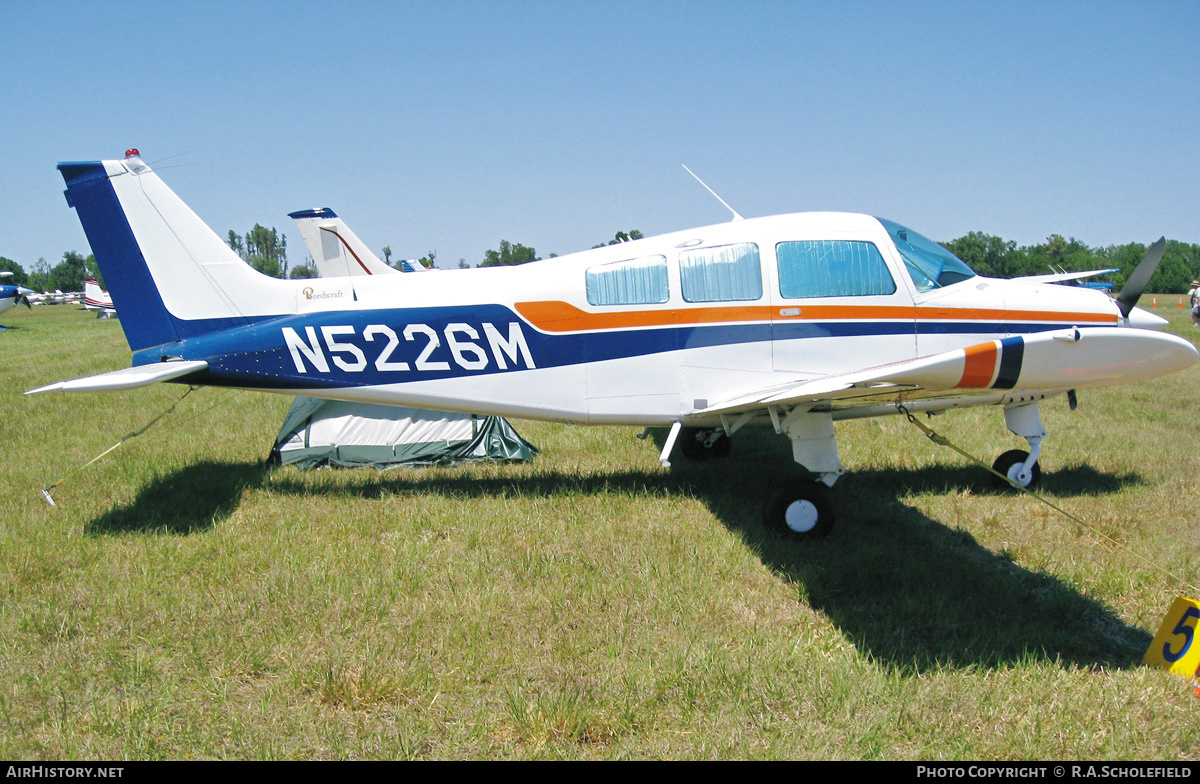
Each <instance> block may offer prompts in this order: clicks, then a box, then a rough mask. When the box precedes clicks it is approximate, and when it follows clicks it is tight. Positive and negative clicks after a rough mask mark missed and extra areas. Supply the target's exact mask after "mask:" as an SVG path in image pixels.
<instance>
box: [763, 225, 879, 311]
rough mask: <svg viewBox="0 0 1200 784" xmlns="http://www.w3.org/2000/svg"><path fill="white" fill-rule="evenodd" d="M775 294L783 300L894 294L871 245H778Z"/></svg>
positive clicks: (834, 242) (836, 242)
mask: <svg viewBox="0 0 1200 784" xmlns="http://www.w3.org/2000/svg"><path fill="white" fill-rule="evenodd" d="M775 254H776V256H777V257H778V259H779V293H780V294H781V295H782V296H783V297H784V298H786V299H800V298H804V297H861V296H867V295H870V294H894V293H895V292H896V281H894V280H893V279H892V275H891V273H890V272H888V268H887V263H886V262H885V261H884V260H883V256H882V255H880V253H879V249H878V248H876V247H875V244H874V243H872V242H857V241H850V240H815V241H811V242H781V243H779V244H778V245H776V246H775Z"/></svg>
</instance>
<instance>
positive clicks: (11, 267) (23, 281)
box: [0, 256, 29, 286]
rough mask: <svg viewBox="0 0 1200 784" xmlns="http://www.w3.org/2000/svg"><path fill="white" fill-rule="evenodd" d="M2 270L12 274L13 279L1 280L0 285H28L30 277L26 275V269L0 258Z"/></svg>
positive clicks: (0, 268)
mask: <svg viewBox="0 0 1200 784" xmlns="http://www.w3.org/2000/svg"><path fill="white" fill-rule="evenodd" d="M0 270H3V271H5V272H11V273H12V277H11V278H0V283H9V284H16V285H18V286H25V285H28V282H29V275H27V274H25V268H24V267H22V266H21V265H20V264H18V263H17V262H15V261H13V260H12V259H8V258H5V257H4V256H0Z"/></svg>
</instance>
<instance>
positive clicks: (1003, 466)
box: [990, 449, 1042, 490]
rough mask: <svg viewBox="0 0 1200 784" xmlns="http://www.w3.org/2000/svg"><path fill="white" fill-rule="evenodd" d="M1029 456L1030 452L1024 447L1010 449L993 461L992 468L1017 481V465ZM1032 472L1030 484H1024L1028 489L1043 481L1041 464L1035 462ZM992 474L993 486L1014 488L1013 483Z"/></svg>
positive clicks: (1001, 488)
mask: <svg viewBox="0 0 1200 784" xmlns="http://www.w3.org/2000/svg"><path fill="white" fill-rule="evenodd" d="M1028 457H1029V453H1028V452H1026V451H1025V450H1024V449H1010V450H1008V451H1007V452H1005V453H1004V454H1002V455H1000V456H999V457H997V458H996V462H994V463H992V470H993V471H995V472H996V473H997V474H1003V475H1004V476H1007V477H1010V478H1011V479H1013V480H1014V481H1015V480H1016V478H1017V471H1016V467H1017V466H1019V465H1021V464H1022V463H1024V462H1025V460H1026V459H1027V458H1028ZM1031 473H1032V476H1031V477H1030V480H1029V484H1027V485H1024V486H1025V487H1026V488H1027V489H1030V490H1032V489H1033V488H1035V487H1037V486H1038V485H1039V484H1041V482H1042V466H1041V464H1040V463H1034V464H1033V471H1032V472H1031ZM990 476H991V482H992V487H993V488H995V489H997V490H1011V489H1013V487H1012V485H1010V484H1009V483H1008V482H1005V481H1004V480H1003V479H1001V478H1000V477H998V476H996V474H991V475H990Z"/></svg>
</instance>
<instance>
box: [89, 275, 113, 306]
mask: <svg viewBox="0 0 1200 784" xmlns="http://www.w3.org/2000/svg"><path fill="white" fill-rule="evenodd" d="M83 306H84V307H85V308H87V309H88V310H99V309H104V308H110V309H111V308H112V306H113V302H112V296H111V295H110V294H109V293H108V292H107V291H105V290H104V289H102V288H100V284H99V283H97V282H96V279H95V278H88V279H87V280H85V281H84V282H83Z"/></svg>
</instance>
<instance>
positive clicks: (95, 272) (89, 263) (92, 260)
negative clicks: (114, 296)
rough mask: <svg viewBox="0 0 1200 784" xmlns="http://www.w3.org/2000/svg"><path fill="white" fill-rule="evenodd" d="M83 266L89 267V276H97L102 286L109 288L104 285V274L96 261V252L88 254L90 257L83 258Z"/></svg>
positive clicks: (97, 281)
mask: <svg viewBox="0 0 1200 784" xmlns="http://www.w3.org/2000/svg"><path fill="white" fill-rule="evenodd" d="M83 266H84V267H86V268H87V274H88V277H89V278H95V279H96V283H97V284H98V285H99V286H100V288H102V289H105V288H108V287H107V286H105V285H104V275H103V274H102V273H101V272H100V265H99V264H97V263H96V254H95V253H89V254H88V257H87V258H86V259H84V260H83Z"/></svg>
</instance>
